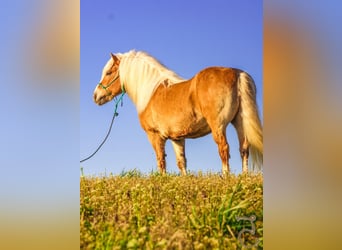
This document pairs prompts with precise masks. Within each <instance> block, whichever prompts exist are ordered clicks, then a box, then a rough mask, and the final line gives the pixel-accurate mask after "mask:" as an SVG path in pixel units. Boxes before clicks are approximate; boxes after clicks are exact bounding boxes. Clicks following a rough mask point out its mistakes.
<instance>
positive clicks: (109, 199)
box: [80, 171, 263, 249]
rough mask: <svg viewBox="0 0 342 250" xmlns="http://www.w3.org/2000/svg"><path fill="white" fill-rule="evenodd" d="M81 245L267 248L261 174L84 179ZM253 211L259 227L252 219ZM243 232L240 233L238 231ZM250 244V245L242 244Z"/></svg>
mask: <svg viewBox="0 0 342 250" xmlns="http://www.w3.org/2000/svg"><path fill="white" fill-rule="evenodd" d="M80 185H81V195H80V199H81V200H80V216H81V218H80V223H81V226H80V227H81V229H80V230H81V235H80V241H81V249H241V248H242V249H244V248H246V249H247V247H249V249H251V248H250V247H251V246H252V245H253V244H254V243H255V242H256V240H259V244H258V247H257V248H256V247H253V248H252V249H261V248H262V247H263V199H262V195H263V177H262V175H260V174H259V175H239V176H235V175H231V176H229V177H228V178H226V179H222V178H221V177H220V176H219V175H217V174H201V173H198V174H196V175H191V174H190V175H188V176H186V177H181V176H176V175H166V176H160V175H159V174H150V175H148V176H144V175H142V174H140V173H139V172H137V171H130V172H127V173H122V174H121V175H120V176H109V177H81V182H80ZM252 215H254V216H255V217H256V220H255V221H254V224H255V227H256V231H255V234H254V235H253V234H252V233H251V230H252V224H251V222H250V221H249V220H246V219H242V220H237V217H243V216H244V217H249V216H252ZM239 233H240V234H239ZM244 245H245V246H247V247H244Z"/></svg>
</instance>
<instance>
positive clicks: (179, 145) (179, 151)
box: [171, 139, 186, 175]
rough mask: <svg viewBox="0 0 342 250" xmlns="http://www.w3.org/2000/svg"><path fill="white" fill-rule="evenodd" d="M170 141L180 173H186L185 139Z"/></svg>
mask: <svg viewBox="0 0 342 250" xmlns="http://www.w3.org/2000/svg"><path fill="white" fill-rule="evenodd" d="M171 142H172V146H173V149H174V151H175V154H176V159H177V166H178V168H179V170H180V171H181V173H182V175H186V158H185V149H184V148H185V140H184V139H181V140H172V141H171Z"/></svg>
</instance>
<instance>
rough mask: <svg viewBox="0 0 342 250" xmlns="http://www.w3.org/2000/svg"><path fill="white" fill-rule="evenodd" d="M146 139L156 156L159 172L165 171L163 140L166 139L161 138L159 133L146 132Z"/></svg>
mask: <svg viewBox="0 0 342 250" xmlns="http://www.w3.org/2000/svg"><path fill="white" fill-rule="evenodd" d="M147 136H148V139H149V140H150V143H151V144H152V146H153V149H154V151H155V153H156V157H157V165H158V168H159V171H160V173H161V174H165V173H166V162H165V156H166V155H165V142H166V140H165V139H163V138H161V137H160V136H159V134H156V133H147Z"/></svg>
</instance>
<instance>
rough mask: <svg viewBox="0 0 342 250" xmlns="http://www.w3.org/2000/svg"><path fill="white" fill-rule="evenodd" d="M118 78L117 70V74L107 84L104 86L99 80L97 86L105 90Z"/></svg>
mask: <svg viewBox="0 0 342 250" xmlns="http://www.w3.org/2000/svg"><path fill="white" fill-rule="evenodd" d="M118 78H119V72H118V74H117V76H116V77H114V79H113V80H112V81H111V82H110V83H109V84H108V85H107V86H104V85H103V84H102V83H101V82H100V83H99V86H100V87H101V88H103V89H104V90H106V91H107V89H108V88H109V87H110V85H112V84H113V83H114V82H115V81H116V80H117V79H118Z"/></svg>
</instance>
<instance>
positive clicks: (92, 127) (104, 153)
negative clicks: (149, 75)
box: [80, 0, 263, 175]
mask: <svg viewBox="0 0 342 250" xmlns="http://www.w3.org/2000/svg"><path fill="white" fill-rule="evenodd" d="M262 17H263V16H262V1H256V0H239V1H236V0H235V1H232V0H213V1H205V0H196V1H194V0H193V1H184V0H173V1H152V0H146V1H137V0H135V1H134V0H119V1H111V0H101V1H93V0H82V1H81V78H80V80H81V88H80V159H83V158H85V157H87V156H88V155H90V154H91V153H92V152H93V151H94V150H95V149H96V148H97V146H98V145H99V144H100V143H101V141H102V140H103V138H104V136H105V135H106V133H107V130H108V127H109V125H110V121H111V119H112V115H113V110H114V102H110V103H107V104H106V105H104V106H97V105H96V104H95V103H94V102H93V100H92V95H93V91H94V88H95V86H96V84H97V83H98V82H99V80H100V77H101V72H102V69H103V66H104V65H105V63H106V62H107V60H108V59H109V56H110V53H111V52H113V53H117V52H121V53H124V52H127V51H129V50H131V49H136V50H143V51H146V52H148V53H149V54H151V55H152V56H154V57H155V58H157V59H158V60H159V61H161V62H162V63H163V64H164V65H166V66H167V67H168V68H169V69H171V70H173V71H175V72H176V73H177V74H179V75H181V76H182V77H185V78H190V77H192V76H193V75H195V74H196V73H197V72H199V71H200V70H202V69H203V68H205V67H208V66H226V67H236V68H240V69H243V70H245V71H247V72H248V73H249V74H250V75H251V76H252V77H253V78H254V80H255V83H256V85H257V102H258V105H259V110H260V113H261V116H262V107H263V106H262V92H263V85H262V24H263V23H262ZM123 103H124V104H123V107H119V110H118V112H119V116H118V117H117V118H116V120H115V122H114V126H113V129H112V132H111V135H110V137H109V138H108V140H107V142H106V143H105V144H104V146H103V147H102V148H101V149H100V151H99V152H98V153H97V154H96V155H95V156H94V157H93V158H91V159H89V160H88V161H86V162H83V163H81V167H83V169H84V173H85V174H91V175H93V174H103V173H105V172H106V173H107V174H108V173H114V174H117V173H120V172H121V171H123V170H125V171H128V170H131V169H134V168H137V169H139V170H140V171H142V172H150V171H152V170H153V171H157V167H156V160H155V154H154V151H153V149H152V146H151V145H150V143H149V142H148V139H147V136H146V134H145V132H144V131H143V130H142V128H141V127H140V123H139V120H138V116H137V112H136V109H135V107H134V105H133V103H132V102H131V100H130V99H129V98H128V97H127V96H125V97H124V102H123ZM227 137H228V143H229V145H230V154H231V159H230V165H231V171H232V172H233V173H240V172H241V160H240V154H239V151H238V147H239V146H238V140H237V136H236V132H235V129H234V128H233V126H232V125H229V126H228V128H227ZM166 153H167V157H166V160H167V171H168V172H177V173H178V172H179V171H178V168H177V166H176V161H175V156H174V152H173V148H172V146H171V143H170V142H167V144H166ZM186 157H187V163H188V170H190V171H199V170H202V171H204V172H206V171H214V172H219V171H221V160H220V158H219V155H218V152H217V146H216V144H215V143H214V141H213V140H212V137H211V134H210V135H207V136H205V137H202V138H198V139H188V140H186Z"/></svg>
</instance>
